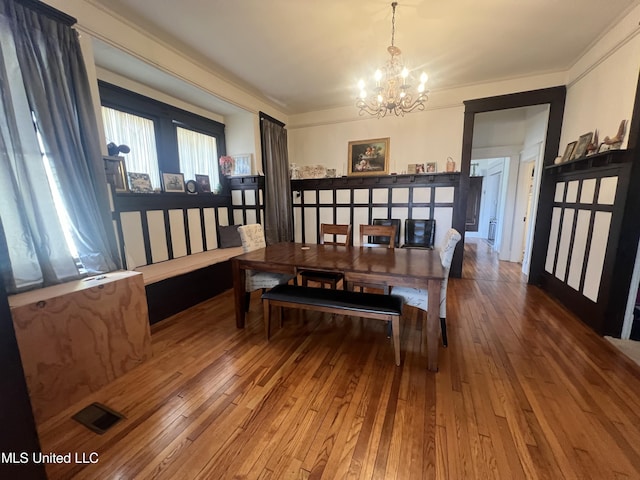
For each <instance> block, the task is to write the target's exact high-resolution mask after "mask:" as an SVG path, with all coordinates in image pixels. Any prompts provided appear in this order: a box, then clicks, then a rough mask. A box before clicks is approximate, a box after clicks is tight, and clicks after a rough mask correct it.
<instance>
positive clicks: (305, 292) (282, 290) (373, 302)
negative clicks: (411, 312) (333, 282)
mask: <svg viewBox="0 0 640 480" xmlns="http://www.w3.org/2000/svg"><path fill="white" fill-rule="evenodd" d="M262 298H263V299H269V300H279V301H281V302H289V303H299V304H301V305H312V306H313V305H316V306H322V307H333V308H340V309H343V310H348V311H352V312H356V313H357V312H368V313H381V314H385V315H401V314H402V297H400V296H397V295H379V294H376V293H362V292H350V291H346V290H329V289H324V288H313V287H299V286H295V285H279V286H277V287H275V288H273V289H271V290H269V291H268V292H265V293H263V294H262Z"/></svg>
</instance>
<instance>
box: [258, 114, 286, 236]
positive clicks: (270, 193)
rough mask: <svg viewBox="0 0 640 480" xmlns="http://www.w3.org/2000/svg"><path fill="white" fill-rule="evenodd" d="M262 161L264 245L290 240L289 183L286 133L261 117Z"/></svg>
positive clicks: (282, 128) (279, 126)
mask: <svg viewBox="0 0 640 480" xmlns="http://www.w3.org/2000/svg"><path fill="white" fill-rule="evenodd" d="M260 121H261V132H262V161H263V164H264V173H265V179H264V183H265V201H264V208H265V221H264V223H265V224H264V233H265V237H266V240H267V245H271V244H273V243H278V242H290V241H292V240H293V214H292V205H291V181H290V179H289V156H288V153H287V130H286V129H285V128H284V126H282V125H280V124H278V123H276V122H273V121H271V120H269V119H268V118H264V117H263V118H261V119H260Z"/></svg>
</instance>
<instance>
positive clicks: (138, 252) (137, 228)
mask: <svg viewBox="0 0 640 480" xmlns="http://www.w3.org/2000/svg"><path fill="white" fill-rule="evenodd" d="M120 223H121V225H122V235H123V236H124V246H125V255H126V257H127V258H126V263H127V268H128V269H129V270H133V269H134V268H136V267H139V266H140V265H146V264H147V255H146V253H145V251H144V239H143V237H142V223H141V217H140V212H122V213H121V214H120Z"/></svg>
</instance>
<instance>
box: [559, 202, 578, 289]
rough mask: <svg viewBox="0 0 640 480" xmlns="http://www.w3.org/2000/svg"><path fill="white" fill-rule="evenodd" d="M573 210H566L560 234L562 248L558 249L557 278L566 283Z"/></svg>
mask: <svg viewBox="0 0 640 480" xmlns="http://www.w3.org/2000/svg"><path fill="white" fill-rule="evenodd" d="M574 215H575V210H574V209H573V208H565V210H564V218H563V220H562V230H561V233H560V247H559V248H558V262H557V263H556V277H557V278H559V279H560V280H562V281H563V282H564V277H565V274H566V273H567V261H568V259H569V245H570V244H571V231H572V228H573V216H574Z"/></svg>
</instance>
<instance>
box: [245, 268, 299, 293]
mask: <svg viewBox="0 0 640 480" xmlns="http://www.w3.org/2000/svg"><path fill="white" fill-rule="evenodd" d="M293 278H294V276H293V275H289V274H286V273H273V272H259V271H255V270H249V271H247V273H246V287H245V288H246V290H247V291H248V292H253V291H255V290H260V289H262V288H273V287H275V286H276V285H280V284H282V283H287V282H288V281H289V280H291V279H293Z"/></svg>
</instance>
